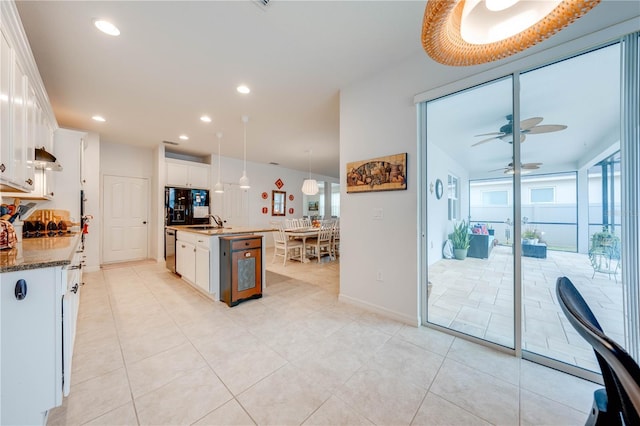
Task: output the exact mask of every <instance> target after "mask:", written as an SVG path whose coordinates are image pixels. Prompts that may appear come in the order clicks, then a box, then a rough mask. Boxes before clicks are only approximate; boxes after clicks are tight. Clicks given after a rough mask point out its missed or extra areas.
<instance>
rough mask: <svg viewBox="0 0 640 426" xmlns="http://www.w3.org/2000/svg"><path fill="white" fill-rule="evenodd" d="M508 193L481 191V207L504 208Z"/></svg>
mask: <svg viewBox="0 0 640 426" xmlns="http://www.w3.org/2000/svg"><path fill="white" fill-rule="evenodd" d="M508 201H509V198H508V192H507V191H483V192H482V205H483V206H506V205H507V204H508Z"/></svg>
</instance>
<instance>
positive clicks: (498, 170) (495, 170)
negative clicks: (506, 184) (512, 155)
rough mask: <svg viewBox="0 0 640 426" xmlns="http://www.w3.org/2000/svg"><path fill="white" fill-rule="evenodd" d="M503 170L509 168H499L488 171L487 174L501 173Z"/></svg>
mask: <svg viewBox="0 0 640 426" xmlns="http://www.w3.org/2000/svg"><path fill="white" fill-rule="evenodd" d="M503 170H511V167H500V168H499V169H493V170H488V171H487V173H491V172H501V171H503Z"/></svg>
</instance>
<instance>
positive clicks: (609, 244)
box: [591, 226, 620, 251]
mask: <svg viewBox="0 0 640 426" xmlns="http://www.w3.org/2000/svg"><path fill="white" fill-rule="evenodd" d="M619 243H620V238H619V237H618V236H617V235H615V234H614V233H612V232H611V231H609V227H608V226H603V227H602V231H601V232H596V233H594V234H593V235H592V236H591V251H603V250H611V249H612V248H613V249H615V248H617V247H616V246H619Z"/></svg>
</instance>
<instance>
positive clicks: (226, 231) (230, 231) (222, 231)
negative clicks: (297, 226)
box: [167, 225, 275, 236]
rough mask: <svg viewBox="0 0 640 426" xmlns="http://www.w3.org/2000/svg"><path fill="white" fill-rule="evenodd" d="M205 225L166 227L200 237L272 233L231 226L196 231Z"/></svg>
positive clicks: (268, 230) (265, 230)
mask: <svg viewBox="0 0 640 426" xmlns="http://www.w3.org/2000/svg"><path fill="white" fill-rule="evenodd" d="M203 226H206V225H178V226H167V228H168V229H175V230H176V231H186V232H192V233H195V234H200V235H209V236H210V235H238V234H254V233H256V232H273V231H275V229H273V228H266V227H265V228H251V227H249V226H232V227H229V228H212V229H198V228H202V227H203Z"/></svg>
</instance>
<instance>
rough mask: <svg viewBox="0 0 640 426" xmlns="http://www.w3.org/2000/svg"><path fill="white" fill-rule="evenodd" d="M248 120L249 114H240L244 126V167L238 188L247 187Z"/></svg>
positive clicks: (249, 186) (248, 186)
mask: <svg viewBox="0 0 640 426" xmlns="http://www.w3.org/2000/svg"><path fill="white" fill-rule="evenodd" d="M248 122H249V116H247V115H243V116H242V123H243V127H244V167H243V169H242V177H241V178H240V188H242V189H249V188H251V185H249V178H248V177H247V123H248Z"/></svg>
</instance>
